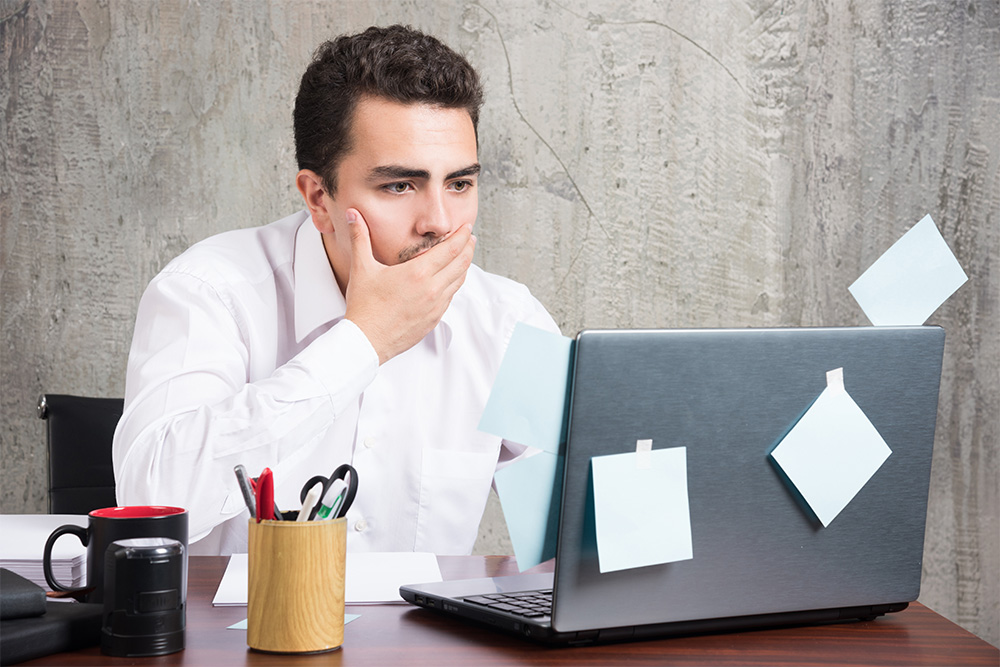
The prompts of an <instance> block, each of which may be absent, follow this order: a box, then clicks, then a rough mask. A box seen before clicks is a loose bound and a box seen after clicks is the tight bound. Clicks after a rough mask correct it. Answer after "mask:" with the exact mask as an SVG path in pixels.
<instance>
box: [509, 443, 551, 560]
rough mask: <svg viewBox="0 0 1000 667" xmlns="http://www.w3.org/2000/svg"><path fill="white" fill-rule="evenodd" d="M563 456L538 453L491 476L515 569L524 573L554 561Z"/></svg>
mask: <svg viewBox="0 0 1000 667" xmlns="http://www.w3.org/2000/svg"><path fill="white" fill-rule="evenodd" d="M562 478H563V457H562V456H557V455H556V454H550V453H549V452H539V453H537V454H535V455H534V456H530V457H528V458H525V459H521V460H519V461H516V462H514V463H512V464H511V465H509V466H507V467H505V468H501V469H500V470H498V471H497V472H496V474H495V475H494V476H493V482H494V484H496V488H497V495H498V496H499V497H500V505H501V507H502V508H503V515H504V519H505V520H506V521H507V530H508V532H510V541H511V543H512V544H513V545H514V556H515V557H516V558H517V567H518V568H519V569H520V570H521V571H522V572H523V571H524V570H527V569H528V568H530V567H534V566H536V565H538V564H539V563H542V562H544V561H547V560H549V559H550V558H555V555H556V532H557V530H558V527H559V504H560V500H561V497H562Z"/></svg>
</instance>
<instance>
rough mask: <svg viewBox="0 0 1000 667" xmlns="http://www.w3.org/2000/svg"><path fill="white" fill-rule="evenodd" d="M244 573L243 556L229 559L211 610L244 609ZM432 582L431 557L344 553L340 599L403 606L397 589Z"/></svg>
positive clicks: (435, 576)
mask: <svg viewBox="0 0 1000 667" xmlns="http://www.w3.org/2000/svg"><path fill="white" fill-rule="evenodd" d="M248 569H249V568H248V561H247V554H233V555H232V556H230V558H229V566H228V567H226V572H225V574H224V575H222V581H221V582H220V583H219V589H218V590H217V591H216V592H215V598H214V599H213V600H212V605H213V606H215V607H244V606H246V604H247V572H248ZM434 581H441V570H440V568H439V567H438V562H437V556H435V555H434V554H431V553H420V552H417V553H411V552H369V553H364V552H360V553H348V554H347V573H346V582H345V591H344V597H345V599H346V602H347V604H386V603H396V602H398V603H403V602H404V601H403V598H401V597H399V587H400V586H402V585H404V584H422V583H430V582H434Z"/></svg>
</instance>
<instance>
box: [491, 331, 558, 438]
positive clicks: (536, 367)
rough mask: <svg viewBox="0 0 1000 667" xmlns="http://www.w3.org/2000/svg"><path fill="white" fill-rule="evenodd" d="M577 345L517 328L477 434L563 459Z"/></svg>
mask: <svg viewBox="0 0 1000 667" xmlns="http://www.w3.org/2000/svg"><path fill="white" fill-rule="evenodd" d="M572 346H573V341H572V340H571V339H569V338H567V337H565V336H560V335H559V334H554V333H551V332H548V331H543V330H542V329H538V328H536V327H533V326H530V325H527V324H524V323H522V322H519V323H518V324H517V326H515V327H514V333H513V334H512V335H511V338H510V343H509V344H508V345H507V352H506V353H505V354H504V357H503V361H501V362H500V369H499V370H498V371H497V377H496V380H495V381H494V383H493V389H492V390H491V391H490V397H489V399H487V401H486V407H485V408H484V409H483V416H482V417H481V418H480V420H479V430H480V431H483V432H484V433H490V434H492V435H498V436H500V437H501V438H503V439H504V440H509V441H511V442H517V443H520V444H522V445H528V446H530V447H537V448H538V449H542V450H545V451H547V452H551V453H553V454H558V453H559V444H560V443H561V442H564V441H565V434H564V424H565V421H566V420H565V412H566V398H567V392H566V387H567V383H568V382H569V363H570V352H571V350H572Z"/></svg>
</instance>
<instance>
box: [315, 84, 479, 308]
mask: <svg viewBox="0 0 1000 667" xmlns="http://www.w3.org/2000/svg"><path fill="white" fill-rule="evenodd" d="M351 134H352V137H351V138H352V146H353V147H352V149H351V151H350V152H349V153H348V154H347V155H346V156H345V157H344V159H343V160H342V161H341V163H340V165H339V167H338V169H337V180H336V183H337V191H336V193H335V194H334V196H333V197H332V198H330V201H328V206H329V209H328V210H329V211H330V221H331V222H332V223H333V228H334V233H333V234H332V235H330V234H327V235H324V244H325V246H326V250H327V254H328V256H329V257H330V261H331V263H332V264H333V268H334V273H335V274H336V276H337V281H338V282H339V283H340V285H341V288H342V289H344V288H346V286H347V281H348V279H349V274H350V266H351V259H350V258H351V243H350V236H349V233H348V230H347V222H346V217H345V216H346V211H347V209H348V208H356V209H357V210H358V211H360V212H361V215H362V217H363V218H364V219H365V222H367V223H368V228H369V230H370V233H371V244H372V254H373V255H374V256H375V259H376V260H378V261H379V262H381V263H382V264H398V263H400V262H405V261H407V260H408V259H412V258H413V257H415V256H416V255H418V254H420V253H421V252H422V251H424V250H426V249H427V248H430V247H431V246H433V245H435V244H437V243H438V242H440V241H441V240H442V239H443V238H444V237H445V236H447V235H448V234H449V233H451V232H452V231H454V230H456V229H458V228H459V227H461V226H462V225H464V224H469V225H472V224H474V223H475V220H476V215H477V213H478V210H479V193H478V189H477V187H478V180H479V163H478V161H477V155H476V133H475V129H474V128H473V126H472V119H471V118H470V117H469V113H468V112H467V111H465V110H464V109H442V108H438V107H434V106H429V105H425V104H400V103H398V102H393V101H390V100H386V99H383V98H378V97H366V98H363V99H362V100H361V101H360V102H359V103H358V106H357V108H356V110H355V112H354V119H353V123H352V127H351Z"/></svg>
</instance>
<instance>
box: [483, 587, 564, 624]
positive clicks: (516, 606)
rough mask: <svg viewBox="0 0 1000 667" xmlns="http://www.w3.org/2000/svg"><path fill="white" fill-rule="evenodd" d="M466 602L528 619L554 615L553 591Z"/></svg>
mask: <svg viewBox="0 0 1000 667" xmlns="http://www.w3.org/2000/svg"><path fill="white" fill-rule="evenodd" d="M463 600H464V601H465V602H471V603H472V604H479V605H482V606H484V607H489V608H490V609H496V610H498V611H506V612H508V613H511V614H517V615H518V616H524V617H526V618H542V617H543V616H551V615H552V589H551V588H550V589H548V590H543V591H521V592H518V593H490V594H488V595H475V596H472V597H468V598H463Z"/></svg>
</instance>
